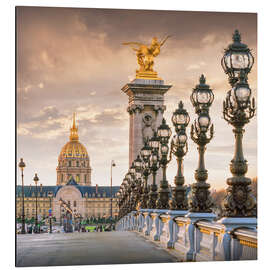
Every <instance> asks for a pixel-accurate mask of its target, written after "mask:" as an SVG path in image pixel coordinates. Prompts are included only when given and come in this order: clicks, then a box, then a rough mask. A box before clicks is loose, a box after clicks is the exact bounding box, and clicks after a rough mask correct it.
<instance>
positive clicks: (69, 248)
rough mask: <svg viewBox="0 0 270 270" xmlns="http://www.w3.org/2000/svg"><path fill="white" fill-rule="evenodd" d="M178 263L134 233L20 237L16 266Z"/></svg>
mask: <svg viewBox="0 0 270 270" xmlns="http://www.w3.org/2000/svg"><path fill="white" fill-rule="evenodd" d="M176 261H177V259H176V258H175V257H174V256H173V255H171V254H170V253H169V252H167V251H166V250H165V249H162V248H160V247H158V246H157V245H155V244H154V243H152V242H151V241H148V240H146V239H145V238H143V237H142V236H140V235H138V234H137V233H135V232H92V233H78V232H75V233H55V234H38V235H35V234H32V235H31V234H29V235H17V259H16V266H47V265H48V266H56V265H93V264H129V263H165V262H176Z"/></svg>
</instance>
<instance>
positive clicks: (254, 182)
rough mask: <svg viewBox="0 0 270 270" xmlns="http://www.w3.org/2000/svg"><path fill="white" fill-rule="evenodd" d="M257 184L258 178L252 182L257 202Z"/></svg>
mask: <svg viewBox="0 0 270 270" xmlns="http://www.w3.org/2000/svg"><path fill="white" fill-rule="evenodd" d="M257 182H258V177H254V178H253V179H252V181H251V190H252V194H253V195H254V196H255V198H256V200H257Z"/></svg>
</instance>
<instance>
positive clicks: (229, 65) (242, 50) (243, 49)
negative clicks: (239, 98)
mask: <svg viewBox="0 0 270 270" xmlns="http://www.w3.org/2000/svg"><path fill="white" fill-rule="evenodd" d="M232 40H233V43H232V44H230V45H229V46H228V48H227V49H225V51H224V55H223V57H222V59H221V65H222V68H223V70H224V72H225V73H226V74H228V76H229V83H230V84H231V86H232V87H233V86H234V85H235V84H236V83H237V81H238V77H239V74H240V72H241V71H243V72H245V74H246V75H248V73H249V72H250V71H251V69H252V66H253V64H254V57H253V55H252V53H251V50H250V49H249V48H248V46H247V45H246V44H243V43H242V42H241V35H240V33H239V31H238V30H235V32H234V34H233V36H232Z"/></svg>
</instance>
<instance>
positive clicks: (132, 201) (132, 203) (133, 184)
mask: <svg viewBox="0 0 270 270" xmlns="http://www.w3.org/2000/svg"><path fill="white" fill-rule="evenodd" d="M129 174H130V177H131V179H130V180H131V181H130V188H131V189H130V191H131V196H130V212H131V211H135V210H136V190H135V188H136V179H135V177H136V168H135V164H134V161H133V162H132V164H131V166H130V169H129Z"/></svg>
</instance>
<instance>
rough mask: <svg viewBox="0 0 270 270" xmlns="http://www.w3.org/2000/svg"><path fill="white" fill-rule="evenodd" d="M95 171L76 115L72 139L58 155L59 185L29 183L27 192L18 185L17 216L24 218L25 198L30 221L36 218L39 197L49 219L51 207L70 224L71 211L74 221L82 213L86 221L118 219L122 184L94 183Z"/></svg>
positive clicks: (58, 219)
mask: <svg viewBox="0 0 270 270" xmlns="http://www.w3.org/2000/svg"><path fill="white" fill-rule="evenodd" d="M91 171H92V169H91V166H90V159H89V155H88V153H87V150H86V148H85V146H84V145H83V144H81V143H80V142H79V135H78V127H77V126H76V121H75V114H73V123H72V127H71V128H70V136H69V141H68V142H67V143H66V144H65V145H64V146H63V147H62V149H61V152H60V154H59V156H58V164H57V167H56V174H57V180H56V185H55V186H45V185H42V184H40V185H38V186H37V187H35V186H34V185H33V186H32V185H29V186H24V191H23V189H22V186H21V185H18V186H17V188H16V201H17V203H16V209H17V214H16V216H17V218H21V217H22V197H24V208H25V218H26V219H28V220H30V219H33V218H35V211H36V204H35V200H36V196H37V201H38V211H37V212H38V217H39V219H46V218H47V217H48V215H49V210H50V209H51V210H50V211H51V216H53V217H54V218H55V220H56V223H57V224H60V225H63V224H67V214H68V213H69V215H71V217H70V218H71V219H72V222H73V224H74V222H75V219H76V217H78V215H79V216H80V217H81V218H82V219H84V220H85V219H88V218H93V217H95V218H98V217H105V218H108V217H110V216H111V215H112V217H113V218H116V216H117V215H118V207H117V200H116V193H117V192H118V190H119V188H120V187H119V186H113V187H110V186H98V185H97V184H96V185H95V186H92V185H91ZM18 183H20V180H19V181H18ZM22 192H24V195H23V193H22ZM50 193H51V194H52V198H51V200H50V196H49V194H50ZM67 209H68V210H67Z"/></svg>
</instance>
